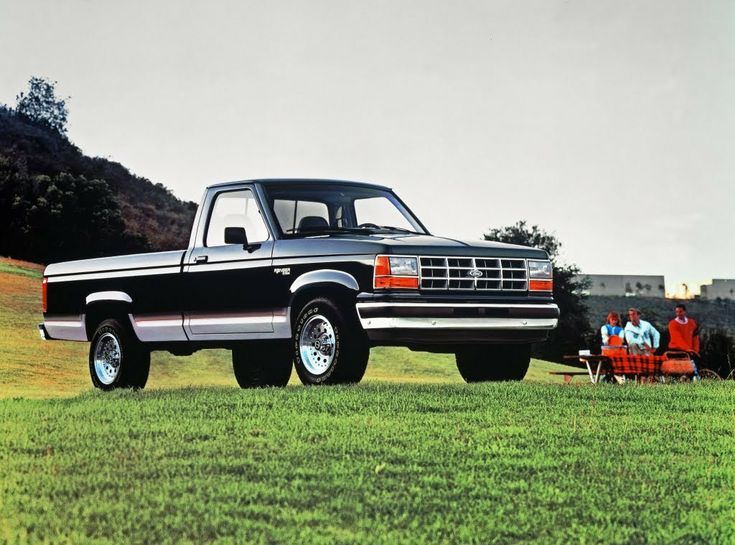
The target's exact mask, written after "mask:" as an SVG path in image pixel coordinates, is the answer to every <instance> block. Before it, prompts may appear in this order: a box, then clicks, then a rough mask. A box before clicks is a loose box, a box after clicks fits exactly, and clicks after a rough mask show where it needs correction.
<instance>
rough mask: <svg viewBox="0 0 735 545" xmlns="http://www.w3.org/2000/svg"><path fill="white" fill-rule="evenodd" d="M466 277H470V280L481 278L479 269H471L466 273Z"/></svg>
mask: <svg viewBox="0 0 735 545" xmlns="http://www.w3.org/2000/svg"><path fill="white" fill-rule="evenodd" d="M467 276H471V277H472V278H480V277H481V276H482V271H481V270H480V269H471V270H469V271H467Z"/></svg>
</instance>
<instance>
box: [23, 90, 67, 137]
mask: <svg viewBox="0 0 735 545" xmlns="http://www.w3.org/2000/svg"><path fill="white" fill-rule="evenodd" d="M56 83H57V82H55V81H49V80H47V79H45V78H39V77H32V78H31V79H30V80H28V93H27V94H26V93H23V92H21V93H20V94H19V95H17V96H16V97H15V100H16V107H15V109H16V111H17V112H18V113H19V114H20V115H23V116H25V117H27V118H28V119H31V120H33V121H36V122H38V123H42V124H43V125H46V126H48V127H50V128H52V129H54V130H55V131H56V132H58V133H59V134H61V135H66V121H67V116H68V115H69V110H68V109H67V107H66V100H67V99H68V98H69V97H66V99H64V98H56Z"/></svg>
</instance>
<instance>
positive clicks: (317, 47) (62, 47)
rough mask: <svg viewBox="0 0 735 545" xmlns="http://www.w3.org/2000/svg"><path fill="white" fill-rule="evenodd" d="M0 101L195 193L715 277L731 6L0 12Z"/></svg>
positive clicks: (334, 4) (88, 5)
mask: <svg viewBox="0 0 735 545" xmlns="http://www.w3.org/2000/svg"><path fill="white" fill-rule="evenodd" d="M0 51H2V52H3V54H2V55H0V102H4V103H6V104H10V105H14V104H15V95H16V94H17V93H18V92H19V91H20V90H22V89H23V88H24V87H25V85H26V82H27V80H28V78H29V77H30V76H32V75H42V76H46V77H49V78H51V79H54V80H57V81H58V82H59V83H58V90H59V91H60V92H61V93H62V94H63V95H69V96H71V99H70V101H69V107H70V121H69V136H70V138H71V140H72V141H73V142H75V143H76V144H77V145H78V146H80V147H81V148H82V150H83V151H84V152H85V153H88V154H92V155H100V156H105V157H110V158H112V159H114V160H116V161H120V162H121V163H123V164H124V165H126V166H127V167H129V168H130V169H131V170H133V171H134V172H135V173H136V174H139V175H142V176H145V177H147V178H150V179H151V180H153V181H154V182H162V183H163V184H165V185H167V186H168V187H170V188H171V189H172V190H173V191H174V193H175V194H176V195H177V196H179V197H182V198H185V199H191V200H196V201H198V200H199V198H200V196H201V193H202V189H203V188H204V186H205V185H207V184H209V183H213V182H217V181H223V180H232V179H243V178H255V177H284V176H285V177H334V178H346V179H355V180H365V181H374V182H379V183H383V184H386V185H390V186H392V187H393V188H394V189H395V190H396V191H397V192H398V193H399V194H400V195H401V196H402V197H403V198H404V200H406V201H407V202H408V204H409V205H410V206H411V207H412V208H413V209H414V211H415V212H416V213H417V214H418V215H419V216H420V217H421V218H422V219H423V221H424V223H425V224H426V225H427V226H428V228H429V229H430V230H431V231H432V232H434V233H436V234H446V235H451V236H457V237H464V238H478V237H480V236H481V234H482V233H483V232H484V231H485V230H486V229H487V228H488V227H490V226H502V225H507V224H510V223H513V222H515V221H516V220H518V219H522V218H524V219H527V220H528V221H529V222H531V223H537V224H539V225H540V226H542V227H544V228H546V229H548V230H551V231H553V232H555V233H556V234H557V235H558V237H559V238H560V239H561V240H562V242H563V244H564V257H565V259H566V260H567V261H570V262H574V263H577V264H579V265H580V266H581V267H582V268H583V270H585V271H586V272H590V273H609V274H614V273H640V274H666V280H667V289H668V290H673V289H675V288H676V284H678V283H680V282H682V281H687V282H691V283H697V282H699V281H704V280H707V279H709V278H712V277H716V278H717V277H719V278H722V277H729V278H732V277H735V251H733V234H734V233H735V216H734V215H733V206H734V205H735V188H734V186H733V181H735V180H734V175H733V173H734V172H735V2H733V1H721V2H720V1H701V0H699V1H691V2H676V1H671V0H665V1H656V2H643V1H629V2H623V1H612V0H611V1H607V2H601V1H589V0H584V1H582V0H570V1H543V2H531V1H519V0H509V1H503V2H500V1H478V2H461V1H443V2H438V1H430V0H420V1H403V0H389V1H369V0H359V1H346V0H334V1H323V0H319V1H308V2H307V1H303V2H300V1H293V2H279V1H267V2H266V1H262V2H248V1H242V0H238V1H233V2H225V1H208V2H203V1H202V2H184V1H181V0H176V1H166V2H163V1H161V2H156V1H148V2H140V3H136V2H132V1H126V2H120V1H115V2H105V1H79V0H77V1H71V0H68V1H65V0H52V1H46V2H41V1H34V0H24V1H18V2H16V1H10V0H0Z"/></svg>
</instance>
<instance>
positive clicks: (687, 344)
mask: <svg viewBox="0 0 735 545" xmlns="http://www.w3.org/2000/svg"><path fill="white" fill-rule="evenodd" d="M674 312H675V313H676V317H675V318H674V319H673V320H671V321H670V322H669V336H670V338H671V340H670V341H669V350H681V351H682V352H693V353H694V354H699V326H698V325H697V322H695V321H694V319H692V318H690V317H689V316H687V308H686V307H685V306H684V305H682V304H681V303H679V304H678V305H676V307H675V308H674Z"/></svg>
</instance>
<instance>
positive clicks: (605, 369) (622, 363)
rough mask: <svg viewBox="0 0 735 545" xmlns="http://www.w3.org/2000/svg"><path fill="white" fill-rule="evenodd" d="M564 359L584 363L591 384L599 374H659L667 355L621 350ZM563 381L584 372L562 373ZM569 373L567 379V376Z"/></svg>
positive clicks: (595, 381)
mask: <svg viewBox="0 0 735 545" xmlns="http://www.w3.org/2000/svg"><path fill="white" fill-rule="evenodd" d="M564 359H565V360H569V361H570V362H580V363H584V365H585V367H586V368H587V373H586V374H587V375H589V377H590V382H592V384H597V383H598V382H599V381H600V376H601V374H604V375H628V376H630V375H634V376H646V377H653V376H659V375H661V364H662V363H664V362H665V361H667V360H668V359H669V358H668V357H667V356H665V355H664V356H640V355H633V354H626V353H625V352H623V351H619V352H610V353H608V354H589V355H588V354H575V355H573V356H564ZM558 374H564V375H565V377H564V378H565V382H570V381H571V376H572V375H575V374H582V375H584V374H585V373H563V372H559V373H558ZM566 375H569V377H570V378H569V380H567V376H566Z"/></svg>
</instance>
